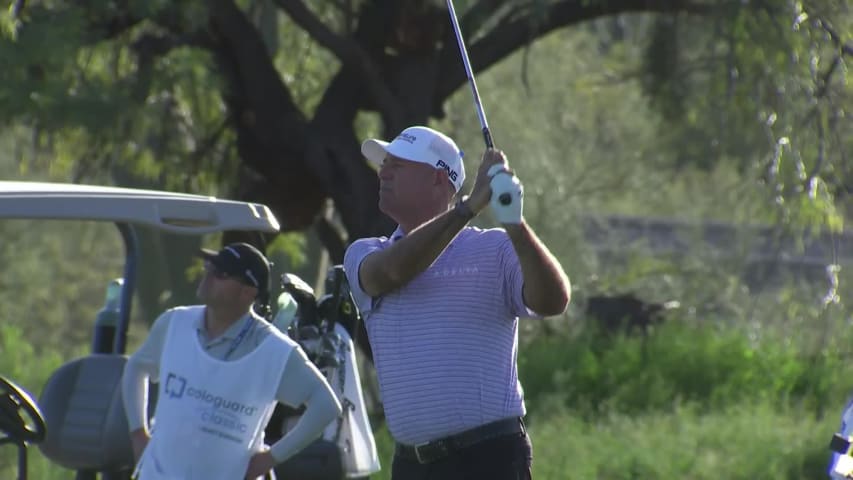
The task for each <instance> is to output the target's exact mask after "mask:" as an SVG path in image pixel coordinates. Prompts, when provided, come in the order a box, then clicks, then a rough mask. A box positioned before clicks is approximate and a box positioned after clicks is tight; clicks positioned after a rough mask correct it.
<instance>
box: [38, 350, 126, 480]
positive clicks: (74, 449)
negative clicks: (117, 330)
mask: <svg viewBox="0 0 853 480" xmlns="http://www.w3.org/2000/svg"><path fill="white" fill-rule="evenodd" d="M125 363H127V357H126V356H123V355H115V354H99V353H95V354H91V355H88V356H86V357H82V358H78V359H76V360H72V361H70V362H68V363H66V364H65V365H63V366H61V367H59V369H57V370H56V371H55V372H54V373H53V374H52V375H51V376H50V378H48V380H47V383H46V384H45V387H44V390H43V391H42V394H41V397H40V398H39V406H40V407H41V409H42V413H43V415H44V419H45V423H46V424H47V426H48V428H47V437H46V438H45V441H44V442H43V443H41V444H39V446H38V447H39V448H40V449H41V451H42V453H43V454H44V455H45V456H46V457H47V458H48V459H50V460H51V461H53V462H55V463H57V464H59V465H62V466H64V467H66V468H70V469H73V470H78V471H88V472H121V471H127V472H128V476H129V473H130V471H131V470H132V468H133V449H132V447H131V444H130V435H129V434H128V426H127V419H126V417H125V413H124V405H123V403H122V394H121V376H122V372H123V371H124V365H125Z"/></svg>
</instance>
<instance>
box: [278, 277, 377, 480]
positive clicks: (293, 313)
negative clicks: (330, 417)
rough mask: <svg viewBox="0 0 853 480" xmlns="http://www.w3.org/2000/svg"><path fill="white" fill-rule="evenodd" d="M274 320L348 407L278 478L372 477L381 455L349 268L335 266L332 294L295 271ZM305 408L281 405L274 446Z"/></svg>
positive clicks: (282, 467)
mask: <svg viewBox="0 0 853 480" xmlns="http://www.w3.org/2000/svg"><path fill="white" fill-rule="evenodd" d="M281 281H282V288H283V289H284V292H283V293H282V294H281V295H280V296H279V297H278V301H277V304H278V309H277V311H276V313H275V316H274V317H273V324H274V325H276V327H278V328H279V329H280V330H281V331H282V332H284V333H286V334H287V335H288V336H290V337H291V338H292V339H293V340H295V341H296V342H297V343H299V345H300V346H301V347H302V349H303V350H304V351H305V353H306V354H307V355H308V358H309V359H310V360H311V361H312V362H314V364H315V365H316V366H317V368H318V369H319V370H320V372H322V373H323V374H324V375H325V377H326V380H328V382H329V384H330V385H331V387H332V390H333V391H334V392H335V394H336V395H337V397H338V401H340V403H341V406H342V407H343V411H342V413H341V415H340V416H339V417H338V418H337V419H336V420H335V421H333V422H332V423H331V424H329V426H328V427H327V428H326V429H325V431H324V432H323V435H322V436H321V437H320V438H319V439H318V440H316V441H315V442H313V443H312V444H310V445H309V446H308V447H306V448H305V449H304V450H302V451H301V452H299V453H298V454H297V455H295V456H294V457H293V458H290V459H288V460H287V461H286V462H284V463H283V464H281V465H279V466H278V467H276V469H275V472H276V476H277V477H278V478H301V479H307V480H338V479H344V478H366V477H367V476H368V475H370V474H372V473H376V472H377V471H379V469H380V464H379V457H378V455H377V452H376V443H375V441H374V438H373V432H372V430H371V428H370V422H369V421H368V418H367V409H366V405H365V401H364V395H363V393H362V388H361V378H360V376H359V371H358V365H357V363H356V355H355V345H354V342H353V336H354V335H355V332H357V329H358V323H359V322H360V321H361V316H360V314H359V312H358V309H357V307H356V305H355V302H354V300H353V298H352V294H351V293H350V290H349V284H348V283H347V280H346V276H345V275H344V270H343V267H342V266H340V265H336V266H334V267H332V268H330V269H329V271H328V274H327V276H326V280H325V291H326V293H325V294H324V295H323V296H322V297H321V298H320V299H319V300H318V299H316V297H315V294H314V290H313V289H312V288H311V287H310V286H309V285H308V284H306V283H305V282H304V281H302V279H300V278H299V277H297V276H295V275H293V274H287V273H286V274H284V275H282V277H281ZM301 413H302V411H301V410H300V409H292V408H290V407H287V406H285V405H282V404H278V405H276V408H275V411H274V413H273V416H272V418H271V420H270V422H269V425H268V427H267V430H266V432H265V433H266V438H267V443H269V444H272V443H273V442H275V441H276V440H278V439H279V438H281V437H282V436H284V435H285V434H286V433H287V431H288V430H289V429H290V428H292V427H293V425H295V423H296V422H297V421H298V419H299V416H300V415H301Z"/></svg>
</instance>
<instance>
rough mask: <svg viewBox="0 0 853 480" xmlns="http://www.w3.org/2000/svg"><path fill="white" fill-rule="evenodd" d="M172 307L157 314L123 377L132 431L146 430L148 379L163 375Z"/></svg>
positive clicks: (129, 361)
mask: <svg viewBox="0 0 853 480" xmlns="http://www.w3.org/2000/svg"><path fill="white" fill-rule="evenodd" d="M170 314H171V310H169V311H166V312H164V313H163V314H162V315H160V316H159V317H157V320H156V321H155V322H154V325H152V326H151V330H150V331H149V332H148V337H147V338H146V339H145V342H143V343H142V346H141V347H139V350H137V351H136V352H135V353H134V354H133V355H131V356H130V357H129V358H128V359H127V364H125V366H124V373H123V374H122V377H121V393H122V399H123V402H124V412H125V415H126V416H127V425H128V427H129V428H130V431H131V432H132V431H134V430H138V429H140V428H142V427H145V428H146V429H147V428H148V426H147V425H146V423H145V422H146V420H147V417H148V415H147V414H146V412H147V409H148V379H149V377H150V378H152V379H153V380H154V381H157V379H158V377H159V375H160V356H161V355H162V353H163V343H164V342H165V341H166V333H167V332H168V331H169V318H171V315H170Z"/></svg>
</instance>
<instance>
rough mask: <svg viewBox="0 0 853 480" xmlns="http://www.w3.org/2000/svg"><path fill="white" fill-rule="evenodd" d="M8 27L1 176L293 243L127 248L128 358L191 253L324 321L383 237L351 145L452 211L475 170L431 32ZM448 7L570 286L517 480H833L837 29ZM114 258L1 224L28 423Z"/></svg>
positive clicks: (179, 283)
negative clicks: (114, 192) (342, 285)
mask: <svg viewBox="0 0 853 480" xmlns="http://www.w3.org/2000/svg"><path fill="white" fill-rule="evenodd" d="M0 5H1V6H3V9H2V13H0V20H2V25H0V178H2V179H4V180H38V181H56V182H74V183H85V184H99V185H118V186H128V187H138V188H153V189H162V190H170V191H179V192H188V193H199V194H205V195H214V196H218V197H223V198H233V199H239V200H247V201H257V202H262V203H265V204H267V205H269V206H270V208H272V210H273V211H274V212H275V214H276V216H277V217H278V218H279V220H280V222H281V224H282V230H283V231H282V233H281V234H280V235H277V236H270V237H265V238H260V237H246V236H245V235H244V234H242V233H241V232H233V233H231V232H229V233H228V234H226V235H225V236H224V237H226V238H221V237H214V236H211V237H205V238H195V237H181V236H175V235H166V234H161V233H157V232H145V231H143V232H142V234H141V235H140V240H141V245H142V248H143V261H142V262H141V267H142V268H141V271H140V272H139V275H140V278H139V282H138V285H139V288H138V291H137V295H136V297H135V299H134V311H133V316H132V321H131V330H130V340H129V347H130V349H131V350H132V349H133V348H134V347H135V346H136V345H138V343H139V341H141V339H142V338H144V335H145V332H146V330H147V328H148V326H149V325H150V323H151V322H152V321H153V320H154V318H156V316H157V315H158V314H159V313H160V312H161V311H162V310H163V309H165V308H168V307H170V306H174V305H178V304H186V303H193V302H194V301H195V299H194V291H195V282H196V281H197V279H198V277H199V274H200V272H201V264H200V263H199V261H198V260H197V259H195V258H194V257H193V255H192V254H193V252H194V251H195V250H196V249H197V248H198V247H199V246H211V247H216V246H218V245H220V244H221V243H222V242H224V241H229V240H232V239H245V240H249V241H252V242H253V243H256V244H258V245H260V246H263V247H264V248H265V249H266V251H267V252H268V254H269V255H270V258H271V259H272V260H273V261H274V262H275V267H274V270H275V272H274V273H275V274H276V275H275V276H274V278H277V277H278V274H281V273H283V272H291V273H296V274H297V275H299V276H300V277H301V278H303V279H304V280H306V281H307V282H308V283H309V284H312V285H314V286H315V287H316V288H317V289H318V290H319V291H321V290H322V281H323V278H324V277H325V273H326V270H327V268H328V267H329V266H331V265H333V264H336V263H340V262H341V260H342V255H343V251H344V249H345V247H346V245H347V244H348V243H349V242H351V241H353V240H354V239H356V238H360V237H364V236H368V235H370V236H372V235H382V234H389V233H390V232H391V231H392V230H393V227H394V225H393V224H392V223H391V221H390V219H388V218H386V217H384V216H383V215H382V214H381V213H380V212H379V211H378V209H377V208H376V200H377V193H376V189H377V186H378V182H377V180H376V175H375V171H373V170H372V169H371V167H369V166H368V165H367V164H366V163H365V161H364V159H363V158H362V157H361V156H360V153H359V145H360V142H361V140H363V139H365V138H368V137H379V138H386V139H391V138H393V137H394V136H395V135H396V134H397V133H398V132H399V131H400V130H402V129H403V128H404V127H406V126H408V125H412V124H426V125H430V126H432V127H434V128H438V129H440V130H443V131H444V132H446V133H447V134H449V135H450V136H452V137H453V138H455V139H456V141H457V143H458V144H459V145H460V147H462V149H463V150H464V151H465V152H466V155H465V159H466V161H467V171H468V176H469V185H468V186H467V188H468V189H470V180H471V179H472V177H473V176H474V175H473V173H474V172H475V171H476V167H477V165H478V164H479V157H480V156H481V155H482V152H483V149H484V144H483V139H482V135H481V132H480V125H479V123H478V119H477V116H476V113H475V109H474V104H473V101H472V97H471V91H470V89H469V87H468V84H467V83H466V77H465V74H464V71H463V69H462V62H461V59H460V57H459V52H458V48H457V46H456V42H455V39H454V38H453V32H452V29H451V28H450V23H449V20H448V13H447V9H446V5H445V3H444V2H436V1H429V0H384V1H383V0H374V1H369V0H338V1H323V0H206V1H201V0H185V1H182V2H170V1H165V0H148V1H142V0H87V1H77V2H56V1H50V0H42V1H39V0H28V1H24V0H16V1H8V0H4V1H0ZM455 6H456V10H457V12H458V14H459V19H460V22H461V27H462V32H463V34H464V35H465V38H466V43H467V44H468V52H469V55H470V58H471V62H472V66H473V69H474V73H475V75H476V78H477V84H478V87H479V91H480V95H481V97H482V102H483V105H484V108H485V112H486V115H487V117H488V120H489V124H490V127H491V131H492V136H493V138H494V141H495V144H496V146H497V147H498V148H501V149H503V150H504V151H505V152H506V153H507V155H508V157H509V159H510V163H511V165H512V167H513V168H514V169H515V170H516V172H517V174H518V176H519V178H520V179H521V181H522V182H523V184H524V187H525V210H524V212H525V217H526V219H527V221H528V222H529V223H530V224H531V225H532V226H533V227H534V228H535V230H536V231H537V233H538V234H539V236H540V237H541V238H542V239H543V240H544V241H545V242H546V244H547V245H548V246H549V247H550V248H551V250H552V251H553V252H554V254H555V255H556V256H557V257H558V258H559V260H560V261H561V263H562V264H563V266H564V268H565V269H566V271H567V273H568V274H569V276H570V278H571V280H572V284H573V300H572V305H571V306H570V308H569V311H568V312H567V313H566V314H564V315H562V316H560V317H554V318H548V319H546V320H544V321H534V320H530V319H526V320H523V321H522V328H521V339H520V340H521V348H520V352H519V369H520V377H521V381H522V384H523V385H524V387H525V392H526V400H527V406H528V410H529V424H530V430H531V434H532V437H533V442H534V445H535V461H534V467H535V468H534V477H535V478H539V479H629V478H630V479H668V478H690V479H712V478H713V479H717V478H731V479H739V478H784V479H813V478H820V477H822V476H825V473H824V472H825V469H826V465H827V461H828V458H829V450H828V448H827V446H828V443H829V440H830V438H831V436H832V434H833V433H834V432H835V431H837V429H838V424H839V420H840V418H839V416H840V413H841V409H842V408H843V407H844V405H845V404H846V402H847V400H848V398H849V394H850V393H851V392H853V375H851V374H853V367H851V366H850V363H851V362H850V361H851V360H853V355H851V354H853V333H851V328H850V327H851V309H850V300H849V298H850V295H851V293H853V290H851V279H853V277H851V274H850V271H849V266H850V265H851V263H853V234H851V231H847V230H845V226H846V225H847V223H848V220H849V219H850V218H853V217H851V216H853V197H851V195H850V194H851V193H853V159H851V158H850V155H851V152H853V148H851V147H853V119H851V110H853V86H851V84H850V81H849V79H848V70H849V65H850V62H851V59H853V11H851V6H850V5H849V4H848V2H844V1H838V0H809V1H797V2H795V1H787V0H777V1H754V0H737V1H726V0H722V1H719V0H716V1H703V0H693V1H687V0H677V1H676V0H666V1H665V0H661V1H654V0H618V1H616V0H612V1H611V0H583V1H582V0H575V1H556V0H517V1H516V0H506V1H489V0H464V1H463V0H459V1H457V2H455ZM475 224H476V225H478V226H482V227H492V226H496V225H495V224H494V222H493V221H492V220H491V218H490V217H489V216H488V215H481V216H480V217H478V218H477V219H476V220H475ZM123 255H124V252H123V250H122V244H121V238H120V236H119V235H118V233H117V231H116V230H115V228H114V227H113V226H111V225H98V224H94V223H92V224H87V223H86V222H45V221H26V220H0V265H2V274H1V275H0V373H2V374H3V375H5V376H8V377H10V378H12V379H14V380H15V381H17V382H19V383H20V384H21V385H22V386H23V387H24V388H26V389H28V390H29V391H30V392H33V393H34V394H37V393H38V392H39V391H40V389H41V387H42V385H43V383H44V381H45V379H46V378H47V375H48V374H49V373H50V372H51V371H52V370H53V369H54V368H55V367H56V366H58V365H59V364H61V363H62V362H64V361H67V360H68V359H70V358H73V357H75V356H78V355H81V354H84V353H85V352H87V351H88V348H89V346H90V337H91V334H92V328H93V322H94V319H95V316H96V313H97V312H98V310H99V309H100V308H101V307H102V306H103V304H104V295H105V291H106V287H107V285H108V283H109V281H110V280H111V279H113V278H115V277H118V276H120V275H121V268H122V261H123ZM275 287H276V291H275V292H274V294H276V293H278V288H279V286H278V285H275ZM273 298H275V297H273ZM370 368H371V367H370V365H369V364H367V363H365V364H364V365H363V369H364V370H365V372H364V373H363V374H362V375H363V376H364V377H365V382H367V383H370V382H372V379H371V372H370V371H369V369H370ZM366 388H367V390H368V391H373V390H375V387H373V386H371V385H367V386H366ZM372 418H373V426H374V429H375V434H376V436H377V440H378V442H379V446H380V451H381V455H382V458H381V460H382V462H383V465H384V467H385V468H383V472H382V473H381V474H380V475H379V476H378V477H377V478H388V476H389V473H388V471H387V470H388V469H389V467H390V458H391V457H390V456H391V452H392V448H393V444H392V441H391V440H390V438H389V437H388V434H387V431H386V430H385V429H384V425H383V422H382V415H381V405H380V404H378V403H376V404H374V407H373V412H372ZM30 457H31V464H32V465H31V474H30V475H31V477H32V478H39V479H41V478H44V479H59V478H69V473H68V472H67V471H62V470H61V469H59V468H57V467H52V466H50V465H48V464H47V462H46V461H43V460H42V459H41V458H40V457H39V453H38V451H37V449H31V453H30ZM13 462H14V450H13V449H9V451H8V452H7V451H0V478H12V475H13V473H12V472H14V468H13V465H14V463H13Z"/></svg>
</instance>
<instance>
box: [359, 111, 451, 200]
mask: <svg viewBox="0 0 853 480" xmlns="http://www.w3.org/2000/svg"><path fill="white" fill-rule="evenodd" d="M361 153H362V154H363V155H364V156H365V157H366V158H367V159H368V160H369V161H370V162H371V163H373V164H374V165H376V166H377V167H379V166H382V161H383V160H384V159H385V154H386V153H390V154H391V155H394V156H395V157H398V158H402V159H403V160H409V161H412V162H420V163H425V164H427V165H432V166H433V167H435V168H440V169H442V170H444V171H446V172H447V176H448V177H449V178H450V181H451V182H452V183H453V187H454V188H455V189H456V191H457V192H458V191H459V189H460V188H462V183H463V182H464V181H465V165H464V164H463V163H462V156H463V155H464V154H463V153H462V150H459V147H457V146H456V142H454V141H453V140H452V139H451V138H450V137H448V136H447V135H445V134H443V133H441V132H439V131H436V130H433V129H431V128H429V127H421V126H416V127H409V128H407V129H405V130H403V131H402V133H400V134H399V135H397V138H395V139H394V141H393V142H391V143H388V142H385V141H382V140H377V139H375V138H373V139H370V140H365V142H364V143H362V144H361Z"/></svg>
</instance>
